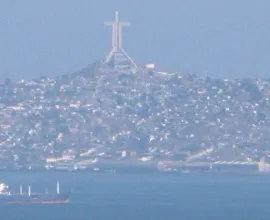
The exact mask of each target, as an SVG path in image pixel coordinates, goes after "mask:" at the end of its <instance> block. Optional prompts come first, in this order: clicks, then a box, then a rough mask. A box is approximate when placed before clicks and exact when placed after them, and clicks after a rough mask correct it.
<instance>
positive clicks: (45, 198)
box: [0, 181, 71, 204]
mask: <svg viewBox="0 0 270 220" xmlns="http://www.w3.org/2000/svg"><path fill="white" fill-rule="evenodd" d="M59 188H60V187H59V181H57V190H56V192H54V193H49V192H47V191H46V192H44V193H32V192H31V186H30V185H29V186H28V192H26V193H23V191H22V185H20V193H11V192H10V190H9V186H8V185H7V184H5V183H3V182H0V204H54V203H68V202H69V198H70V195H71V192H62V193H60V189H59Z"/></svg>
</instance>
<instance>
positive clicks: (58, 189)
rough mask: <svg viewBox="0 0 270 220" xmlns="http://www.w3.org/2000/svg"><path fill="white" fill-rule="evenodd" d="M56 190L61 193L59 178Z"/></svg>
mask: <svg viewBox="0 0 270 220" xmlns="http://www.w3.org/2000/svg"><path fill="white" fill-rule="evenodd" d="M56 192H57V194H59V193H60V187H59V181H58V180H57V186H56Z"/></svg>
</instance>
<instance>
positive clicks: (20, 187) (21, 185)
mask: <svg viewBox="0 0 270 220" xmlns="http://www.w3.org/2000/svg"><path fill="white" fill-rule="evenodd" d="M22 194H23V193H22V184H21V185H20V195H22Z"/></svg>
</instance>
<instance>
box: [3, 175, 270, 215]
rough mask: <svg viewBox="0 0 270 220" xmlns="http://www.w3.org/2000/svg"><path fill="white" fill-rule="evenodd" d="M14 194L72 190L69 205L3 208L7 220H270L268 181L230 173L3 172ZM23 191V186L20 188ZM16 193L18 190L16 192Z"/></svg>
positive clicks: (257, 176) (264, 177) (269, 186)
mask: <svg viewBox="0 0 270 220" xmlns="http://www.w3.org/2000/svg"><path fill="white" fill-rule="evenodd" d="M1 179H2V180H4V181H5V182H7V183H8V184H9V185H10V186H11V187H12V189H13V190H16V189H17V188H18V186H19V184H20V183H23V184H25V185H26V184H28V183H31V184H32V191H41V190H43V189H45V188H46V187H47V188H48V190H49V191H53V190H55V182H56V180H57V179H59V180H60V182H61V190H62V191H64V190H68V189H69V188H72V191H73V195H72V197H71V201H70V203H69V204H56V205H8V206H7V205H4V206H3V205H2V206H0V219H5V220H8V219H12V220H17V219H18V220H24V219H25V220H31V219H39V220H86V219H87V220H88V219H97V220H108V219H115V220H126V219H128V220H138V219H140V220H165V219H168V220H179V219H189V220H197V219H202V220H212V219H213V220H214V219H215V220H216V219H219V220H225V219H226V220H227V219H245V220H251V219H252V220H254V219H256V220H263V219H269V216H270V209H269V204H270V196H269V192H270V177H269V176H259V175H233V174H176V175H171V174H169V175H165V174H164V175H163V174H151V175H146V174H133V175H131V174H130V175H129V174H108V173H105V174H87V173H2V174H1ZM25 189H26V186H25ZM17 191H18V190H17Z"/></svg>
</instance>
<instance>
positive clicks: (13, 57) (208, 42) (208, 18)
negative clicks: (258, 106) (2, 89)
mask: <svg viewBox="0 0 270 220" xmlns="http://www.w3.org/2000/svg"><path fill="white" fill-rule="evenodd" d="M116 10H118V11H119V17H120V20H122V21H128V22H130V24H131V25H130V26H129V27H126V28H124V30H123V47H124V49H125V50H126V51H127V52H128V54H129V55H130V56H131V57H132V58H133V59H134V60H135V61H136V62H137V63H138V64H142V63H148V62H149V63H155V65H156V68H157V69H159V70H161V71H176V72H179V73H181V72H191V73H195V74H197V75H203V76H205V75H207V76H210V77H217V78H220V77H221V78H235V77H269V76H270V62H269V61H270V13H269V11H270V1H269V0H256V1H252V0H227V1H224V0H189V1H186V0H185V1H183V0H167V1H156V0H144V1H143V0H128V1H127V0H114V1H111V0H106V1H105V0H76V1H75V0H46V1H37V0H24V1H22V0H9V1H4V0H3V1H0V30H1V32H0V33H1V37H0V79H1V80H2V79H4V78H7V77H9V78H11V79H14V80H19V79H31V78H36V77H39V76H50V77H51V76H60V75H62V74H67V73H72V72H76V71H78V70H80V69H82V68H83V67H85V66H87V65H88V64H91V63H92V62H94V61H96V60H98V59H103V58H104V57H105V56H106V54H107V53H108V52H109V50H110V47H111V28H110V27H106V26H104V25H103V23H104V21H111V20H113V16H114V11H116Z"/></svg>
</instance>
